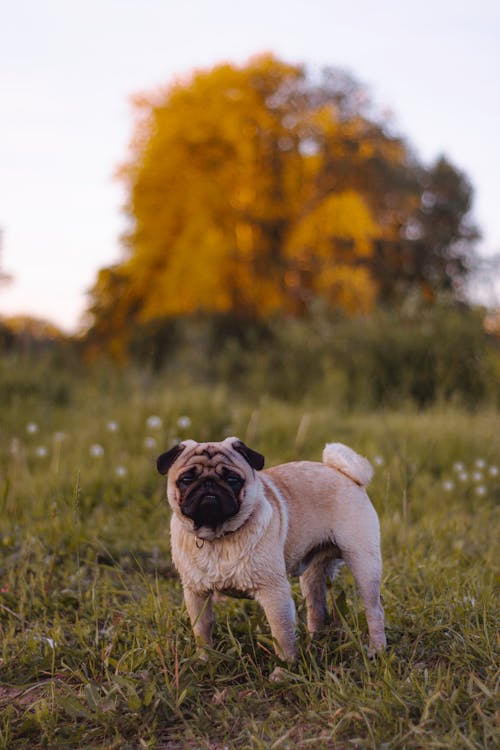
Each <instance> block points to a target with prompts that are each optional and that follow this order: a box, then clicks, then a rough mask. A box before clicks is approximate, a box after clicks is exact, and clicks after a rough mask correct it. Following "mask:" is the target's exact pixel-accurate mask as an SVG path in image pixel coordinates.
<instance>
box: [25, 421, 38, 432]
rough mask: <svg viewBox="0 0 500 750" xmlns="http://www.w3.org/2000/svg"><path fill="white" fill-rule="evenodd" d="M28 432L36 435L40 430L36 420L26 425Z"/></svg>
mask: <svg viewBox="0 0 500 750" xmlns="http://www.w3.org/2000/svg"><path fill="white" fill-rule="evenodd" d="M26 432H27V433H28V435H36V433H37V432H38V425H37V423H36V422H28V424H27V425H26Z"/></svg>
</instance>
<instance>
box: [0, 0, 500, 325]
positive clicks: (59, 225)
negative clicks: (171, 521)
mask: <svg viewBox="0 0 500 750" xmlns="http://www.w3.org/2000/svg"><path fill="white" fill-rule="evenodd" d="M263 51H271V52H274V53H275V54H276V55H277V56H279V57H280V58H282V59H284V60H286V61H287V62H291V63H305V64H306V65H310V66H311V67H318V66H319V67H322V66H333V67H339V68H343V69H346V70H348V71H349V72H351V73H352V74H353V75H354V76H355V77H356V78H357V79H358V80H360V81H361V82H362V83H364V84H365V85H366V86H367V87H368V91H369V93H370V95H371V97H372V99H373V101H374V102H375V103H376V105H377V106H378V107H379V108H380V109H383V110H386V111H388V112H391V113H392V117H393V127H395V128H396V130H397V131H398V132H400V133H401V134H403V135H404V136H405V137H406V138H407V139H408V141H409V143H410V144H411V145H412V146H413V148H414V150H415V151H416V153H417V155H418V157H419V158H420V159H421V160H422V161H423V162H424V163H426V164H428V163H430V162H431V161H433V160H434V159H435V158H436V157H437V156H438V155H440V154H445V155H446V156H447V157H448V158H449V159H451V161H452V162H453V163H454V164H455V166H457V167H458V168H460V169H461V170H463V171H465V173H466V174H467V175H468V177H469V179H470V181H471V182H472V185H473V187H474V190H475V203H474V209H473V216H474V218H475V220H476V222H477V223H478V225H479V226H480V228H481V230H482V233H483V239H482V242H481V245H480V247H479V249H480V252H481V254H483V255H484V256H485V257H489V256H491V255H493V254H495V253H499V252H500V202H499V199H498V193H499V189H498V176H497V173H498V171H499V168H500V87H499V83H498V79H499V73H500V3H498V2H497V1H496V0H495V1H493V0H476V2H474V3H471V2H470V1H469V0H467V2H463V1H462V0H433V1H432V2H430V1H429V0H425V1H423V2H419V3H403V2H401V0H378V1H377V2H375V1H374V0H344V1H343V2H339V1H338V0H302V1H301V2H299V1H298V0H252V2H248V0H245V1H243V0H43V2H40V0H15V2H5V3H2V7H1V9H0V91H1V95H0V229H1V233H2V250H1V255H0V270H2V271H3V272H4V273H8V274H9V275H10V276H11V279H12V280H11V281H10V283H8V284H2V285H1V286H0V315H4V316H8V315H14V314H28V315H34V316H36V317H42V318H45V319H47V320H50V321H52V322H55V323H56V324H57V325H59V326H60V327H61V328H62V329H63V330H65V331H68V332H70V331H75V330H77V329H78V327H79V326H80V325H81V321H82V315H83V312H84V310H85V307H86V304H87V297H86V292H87V290H88V289H89V288H90V287H91V286H92V284H93V281H94V280H95V277H96V274H97V271H98V270H99V268H102V267H103V266H106V265H109V264H111V263H113V262H116V261H118V260H119V259H120V257H121V248H120V234H121V233H122V232H123V230H124V229H125V227H126V219H125V216H124V213H123V210H122V206H123V204H124V202H125V197H126V196H125V193H124V189H123V186H122V185H121V184H120V182H119V181H118V180H117V179H116V176H115V175H116V170H117V168H118V167H119V165H120V164H121V163H123V162H124V161H125V160H126V157H127V153H128V144H129V142H130V139H131V136H132V133H133V124H134V118H133V108H132V105H131V99H132V96H133V95H134V94H137V93H138V92H150V91H154V90H155V89H157V88H158V87H159V86H162V87H164V86H165V85H167V84H168V83H169V82H171V81H173V80H174V79H175V78H176V77H178V76H181V75H185V74H187V73H189V72H190V71H192V70H193V69H194V68H210V67H212V66H213V65H215V64H216V63H218V62H221V61H232V62H235V63H243V62H245V61H246V60H247V59H248V58H249V57H250V56H251V55H254V54H256V53H258V52H263ZM495 285H496V286H495ZM480 293H481V295H482V299H484V300H485V301H486V302H488V303H490V304H491V303H496V304H500V281H499V280H498V279H496V280H495V279H490V283H489V284H487V285H486V286H484V287H482V288H481V290H480Z"/></svg>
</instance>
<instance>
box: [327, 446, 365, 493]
mask: <svg viewBox="0 0 500 750" xmlns="http://www.w3.org/2000/svg"><path fill="white" fill-rule="evenodd" d="M323 463H324V464H326V465H327V466H330V467H331V468H332V469H337V471H340V472H341V473H342V474H345V475H346V476H348V477H349V479H352V481H353V482H355V483H356V484H359V485H360V487H365V486H366V485H367V484H368V483H369V481H370V479H371V478H372V476H373V467H372V465H371V463H370V462H369V461H368V459H367V458H363V456H360V455H359V453H356V451H353V450H352V448H349V447H348V446H347V445H344V444H343V443H327V444H326V445H325V449H324V451H323Z"/></svg>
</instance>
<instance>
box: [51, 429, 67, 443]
mask: <svg viewBox="0 0 500 750" xmlns="http://www.w3.org/2000/svg"><path fill="white" fill-rule="evenodd" d="M63 440H66V433H65V432H54V443H62V442H63Z"/></svg>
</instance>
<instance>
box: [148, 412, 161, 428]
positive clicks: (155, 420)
mask: <svg viewBox="0 0 500 750" xmlns="http://www.w3.org/2000/svg"><path fill="white" fill-rule="evenodd" d="M146 424H147V426H148V427H149V428H150V429H151V430H159V429H160V427H161V426H162V421H161V417H157V416H156V414H153V415H151V416H150V417H148V418H147V419H146Z"/></svg>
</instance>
